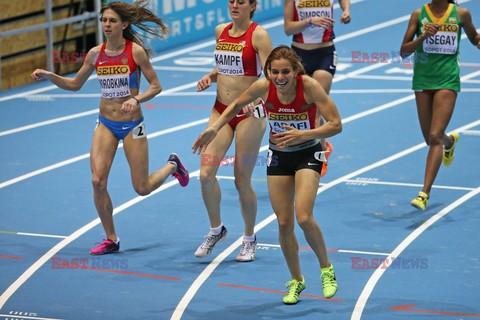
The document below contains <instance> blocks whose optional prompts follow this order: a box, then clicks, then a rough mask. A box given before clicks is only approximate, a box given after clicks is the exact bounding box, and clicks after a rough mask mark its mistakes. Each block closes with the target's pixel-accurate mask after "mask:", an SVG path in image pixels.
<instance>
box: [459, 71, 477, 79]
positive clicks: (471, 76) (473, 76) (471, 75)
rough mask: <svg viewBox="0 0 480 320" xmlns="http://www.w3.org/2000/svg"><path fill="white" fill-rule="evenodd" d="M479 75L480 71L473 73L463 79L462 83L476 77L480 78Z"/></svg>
mask: <svg viewBox="0 0 480 320" xmlns="http://www.w3.org/2000/svg"><path fill="white" fill-rule="evenodd" d="M479 75H480V70H478V71H476V72H472V73H470V74H467V75H465V76H463V77H461V78H460V81H467V80H470V79H473V78H475V77H476V76H479Z"/></svg>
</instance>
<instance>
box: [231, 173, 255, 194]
mask: <svg viewBox="0 0 480 320" xmlns="http://www.w3.org/2000/svg"><path fill="white" fill-rule="evenodd" d="M235 188H237V191H238V192H239V193H241V192H248V191H250V190H252V183H251V180H250V179H249V178H246V177H243V176H235Z"/></svg>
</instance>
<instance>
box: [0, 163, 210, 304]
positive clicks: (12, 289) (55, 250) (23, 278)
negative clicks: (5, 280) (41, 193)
mask: <svg viewBox="0 0 480 320" xmlns="http://www.w3.org/2000/svg"><path fill="white" fill-rule="evenodd" d="M199 172H200V170H197V171H195V172H193V173H192V174H191V175H198V174H199ZM177 184H178V181H177V180H172V181H169V182H167V183H164V184H163V185H162V186H160V188H158V189H157V190H155V191H153V192H152V193H150V194H149V195H147V196H137V197H135V198H133V199H131V200H129V201H127V202H125V203H123V204H121V205H119V206H118V207H116V208H115V209H114V210H113V215H116V214H118V213H120V212H122V211H124V210H125V209H128V208H129V207H131V206H133V205H135V204H137V203H138V202H140V201H143V200H145V199H147V198H149V197H151V196H154V195H155V194H157V193H159V192H161V191H163V190H165V189H168V188H170V187H173V186H175V185H177ZM99 224H100V218H97V219H95V220H93V221H91V222H90V223H88V224H86V225H84V226H83V227H81V228H80V229H78V230H76V231H75V232H73V233H72V234H70V235H69V236H68V237H66V238H65V239H63V240H62V241H60V242H59V243H57V244H56V245H55V246H54V247H52V248H51V249H50V250H49V251H48V252H47V253H45V254H44V255H43V256H42V257H40V258H39V259H38V260H37V261H35V263H33V264H32V265H31V266H30V267H29V268H28V269H27V270H26V271H25V272H24V273H23V274H22V275H21V276H20V277H18V279H17V280H16V281H15V282H13V283H12V284H11V285H10V286H9V287H8V289H7V290H5V292H4V293H3V294H2V295H1V296H0V310H1V309H2V308H3V306H4V305H5V303H6V302H7V301H8V299H10V297H11V296H12V294H14V293H15V291H17V289H18V288H19V287H20V286H21V285H22V284H24V283H25V281H27V280H28V279H29V278H30V277H31V276H32V275H33V274H34V273H35V272H36V271H37V270H38V269H40V267H41V266H42V265H44V264H45V263H47V262H48V261H50V259H51V258H52V257H53V256H55V255H56V254H57V253H58V252H59V251H60V250H62V249H63V248H64V247H66V246H67V245H68V244H70V243H71V242H73V241H75V240H76V239H78V238H79V237H80V236H82V235H83V234H85V233H86V232H88V231H89V230H91V229H92V228H94V227H96V226H97V225H99Z"/></svg>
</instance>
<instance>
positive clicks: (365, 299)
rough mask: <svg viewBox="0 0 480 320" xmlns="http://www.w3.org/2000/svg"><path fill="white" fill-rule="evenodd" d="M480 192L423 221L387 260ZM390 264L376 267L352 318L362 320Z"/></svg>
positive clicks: (463, 198) (467, 196) (477, 191)
mask: <svg viewBox="0 0 480 320" xmlns="http://www.w3.org/2000/svg"><path fill="white" fill-rule="evenodd" d="M478 194H480V187H478V188H476V189H475V190H472V191H470V192H469V193H467V194H465V195H464V196H462V197H460V198H459V199H457V200H456V201H455V202H453V203H451V204H450V205H449V206H447V207H445V208H444V209H442V210H441V211H440V212H438V213H436V214H435V215H434V216H432V217H431V218H430V219H428V220H427V221H425V222H424V223H422V225H420V226H419V227H418V228H417V229H415V230H414V231H413V232H412V233H410V234H409V235H408V236H407V237H406V238H405V239H404V240H403V241H402V242H401V243H400V244H399V245H398V246H397V247H396V248H395V249H394V250H393V251H392V253H390V254H389V255H388V257H387V258H386V260H388V261H391V260H392V258H394V257H399V256H400V255H401V254H402V252H403V251H404V250H405V249H406V248H407V247H408V246H409V245H410V244H411V243H412V242H413V241H415V239H417V238H418V237H419V236H420V235H421V234H422V233H423V232H424V231H425V230H427V229H428V228H429V227H431V226H432V225H433V224H434V223H435V222H437V221H438V220H440V219H441V218H442V217H444V216H446V215H447V214H448V213H450V212H451V211H452V210H453V209H455V208H457V207H459V206H460V205H462V204H463V203H464V202H466V201H468V200H469V199H471V198H473V197H475V196H476V195H478ZM388 268H389V265H388V266H387V267H386V268H378V269H376V270H375V271H374V272H373V274H372V276H371V277H370V278H369V279H368V282H367V284H366V285H365V287H364V288H363V291H362V293H361V294H360V296H359V297H358V299H357V302H356V304H355V308H354V309H353V313H352V317H351V318H350V319H351V320H360V319H361V318H362V313H363V310H364V309H365V305H366V304H367V302H368V299H369V298H370V295H371V294H372V292H373V289H374V288H375V286H376V284H377V283H378V281H379V280H380V278H381V277H382V275H383V273H384V272H385V271H386V270H388Z"/></svg>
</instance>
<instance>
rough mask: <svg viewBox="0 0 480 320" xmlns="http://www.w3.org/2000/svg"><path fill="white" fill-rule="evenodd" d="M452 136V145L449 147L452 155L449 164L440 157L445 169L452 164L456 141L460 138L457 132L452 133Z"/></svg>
mask: <svg viewBox="0 0 480 320" xmlns="http://www.w3.org/2000/svg"><path fill="white" fill-rule="evenodd" d="M452 136H453V145H452V146H451V147H450V149H453V151H454V153H453V155H452V158H451V160H450V162H446V161H445V160H444V158H443V157H442V164H443V165H444V166H445V167H448V166H449V165H451V164H452V163H453V160H454V159H455V147H456V146H457V143H458V140H460V136H459V135H458V133H457V132H452Z"/></svg>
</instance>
